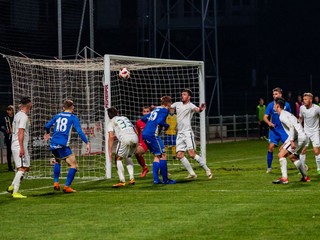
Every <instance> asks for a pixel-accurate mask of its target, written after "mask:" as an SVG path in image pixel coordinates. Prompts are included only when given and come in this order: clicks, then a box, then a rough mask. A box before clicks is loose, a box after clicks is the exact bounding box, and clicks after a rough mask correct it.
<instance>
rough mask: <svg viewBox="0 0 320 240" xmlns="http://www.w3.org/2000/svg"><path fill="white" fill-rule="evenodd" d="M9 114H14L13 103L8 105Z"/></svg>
mask: <svg viewBox="0 0 320 240" xmlns="http://www.w3.org/2000/svg"><path fill="white" fill-rule="evenodd" d="M7 114H8V115H9V116H10V117H12V116H13V114H14V106H13V105H9V106H8V107H7Z"/></svg>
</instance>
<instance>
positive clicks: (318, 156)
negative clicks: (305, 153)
mask: <svg viewBox="0 0 320 240" xmlns="http://www.w3.org/2000/svg"><path fill="white" fill-rule="evenodd" d="M310 140H311V142H312V146H313V152H314V156H315V160H316V165H317V172H318V174H320V152H319V147H320V134H319V131H317V132H315V133H314V134H313V135H312V136H311V137H310Z"/></svg>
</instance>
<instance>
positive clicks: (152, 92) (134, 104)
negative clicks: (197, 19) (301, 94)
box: [104, 55, 206, 174]
mask: <svg viewBox="0 0 320 240" xmlns="http://www.w3.org/2000/svg"><path fill="white" fill-rule="evenodd" d="M104 63H105V88H106V89H107V90H105V92H106V93H107V94H108V96H107V97H106V99H107V103H108V104H106V108H108V107H111V106H113V107H116V108H118V110H119V111H120V115H124V116H127V117H128V118H129V119H130V120H131V121H132V122H134V123H135V122H136V121H137V120H138V119H139V118H141V111H142V107H143V106H150V105H152V104H153V105H159V104H160V98H161V97H162V96H164V95H169V96H171V97H172V99H173V102H176V101H180V99H181V92H182V90H183V89H185V88H189V89H191V90H192V92H193V96H192V98H191V101H192V102H193V103H194V104H196V105H199V104H201V103H204V102H205V80H204V76H205V74H204V63H203V62H202V61H185V60H172V59H157V58H142V57H129V56H120V55H105V56H104ZM123 67H125V68H127V69H128V70H129V71H130V78H129V79H121V78H120V77H119V76H118V74H119V69H121V68H123ZM106 115H107V114H106ZM107 121H108V117H107V116H106V124H107ZM192 126H193V130H194V133H195V140H196V143H197V150H198V152H199V154H201V155H202V156H203V158H204V159H206V124H205V112H204V111H203V112H201V113H200V114H195V115H194V116H193V119H192ZM146 156H147V157H146V158H147V159H148V163H149V164H150V165H151V164H152V159H153V157H152V156H150V154H146ZM167 159H168V164H169V165H178V166H179V165H180V162H179V161H178V160H174V156H173V155H172V152H168V153H167ZM109 162H110V161H109ZM109 174H111V172H110V173H109Z"/></svg>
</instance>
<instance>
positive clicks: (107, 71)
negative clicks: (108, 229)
mask: <svg viewBox="0 0 320 240" xmlns="http://www.w3.org/2000/svg"><path fill="white" fill-rule="evenodd" d="M112 60H128V61H139V62H145V63H154V64H157V63H159V64H164V63H165V64H172V65H181V66H197V67H198V70H199V79H198V80H199V94H200V96H199V100H200V104H201V103H205V78H204V76H205V70H204V62H203V61H189V60H174V59H160V58H145V57H132V56H124V55H110V54H105V55H104V107H105V128H104V129H105V149H106V151H107V149H108V137H109V135H108V129H107V126H108V122H109V117H108V113H107V109H108V108H110V107H111V106H112V102H111V96H112V92H111V62H112ZM199 115H200V126H201V127H200V151H201V155H202V157H203V159H205V160H206V124H205V111H202V112H200V113H199ZM105 156H106V178H107V179H110V178H111V177H112V174H111V172H112V160H111V159H110V158H109V154H107V153H106V155H105Z"/></svg>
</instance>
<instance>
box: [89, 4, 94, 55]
mask: <svg viewBox="0 0 320 240" xmlns="http://www.w3.org/2000/svg"><path fill="white" fill-rule="evenodd" d="M89 22H90V23H89V24H90V48H91V51H90V57H91V58H94V25H93V0H89Z"/></svg>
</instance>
